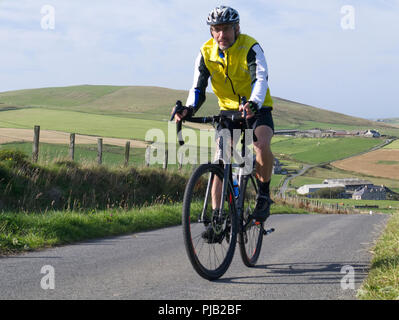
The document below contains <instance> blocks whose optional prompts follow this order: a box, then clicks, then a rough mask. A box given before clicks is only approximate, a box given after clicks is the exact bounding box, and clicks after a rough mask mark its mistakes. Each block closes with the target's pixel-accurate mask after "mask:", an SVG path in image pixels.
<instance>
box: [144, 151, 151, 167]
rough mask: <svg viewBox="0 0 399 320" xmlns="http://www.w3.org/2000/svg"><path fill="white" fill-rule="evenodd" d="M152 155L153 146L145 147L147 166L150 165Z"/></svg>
mask: <svg viewBox="0 0 399 320" xmlns="http://www.w3.org/2000/svg"><path fill="white" fill-rule="evenodd" d="M150 155H151V146H147V148H146V149H145V166H146V167H149V166H150Z"/></svg>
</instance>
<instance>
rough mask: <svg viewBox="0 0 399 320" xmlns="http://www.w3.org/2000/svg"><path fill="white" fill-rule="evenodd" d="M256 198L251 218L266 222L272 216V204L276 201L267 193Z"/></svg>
mask: <svg viewBox="0 0 399 320" xmlns="http://www.w3.org/2000/svg"><path fill="white" fill-rule="evenodd" d="M256 200H257V201H256V207H255V210H254V212H253V214H252V215H251V218H252V219H255V220H256V221H258V222H264V221H266V219H267V218H268V217H269V216H270V206H271V205H272V204H273V203H274V201H273V200H272V199H270V197H269V196H266V195H258V196H257V197H256Z"/></svg>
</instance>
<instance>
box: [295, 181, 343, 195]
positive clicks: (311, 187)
mask: <svg viewBox="0 0 399 320" xmlns="http://www.w3.org/2000/svg"><path fill="white" fill-rule="evenodd" d="M324 188H345V185H344V184H342V183H330V184H325V183H322V184H305V185H304V186H302V187H300V188H298V189H297V190H296V192H297V193H299V194H308V193H312V192H315V191H317V190H320V189H324Z"/></svg>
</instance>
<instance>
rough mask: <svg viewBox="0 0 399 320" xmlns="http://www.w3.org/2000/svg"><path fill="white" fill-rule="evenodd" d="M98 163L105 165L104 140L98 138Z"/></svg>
mask: <svg viewBox="0 0 399 320" xmlns="http://www.w3.org/2000/svg"><path fill="white" fill-rule="evenodd" d="M97 163H98V164H102V163H103V139H102V138H98V140H97Z"/></svg>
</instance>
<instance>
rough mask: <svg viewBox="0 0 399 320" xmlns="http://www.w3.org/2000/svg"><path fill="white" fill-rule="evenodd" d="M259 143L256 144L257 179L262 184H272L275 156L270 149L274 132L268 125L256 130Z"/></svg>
mask: <svg viewBox="0 0 399 320" xmlns="http://www.w3.org/2000/svg"><path fill="white" fill-rule="evenodd" d="M255 135H256V138H257V139H258V141H256V142H254V150H255V153H256V173H257V174H256V177H257V178H258V180H259V181H260V182H261V183H270V179H271V177H272V171H273V163H274V156H273V153H272V150H271V148H270V143H271V140H272V137H273V130H272V129H271V128H270V127H269V126H266V125H261V126H259V127H257V128H256V129H255Z"/></svg>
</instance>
